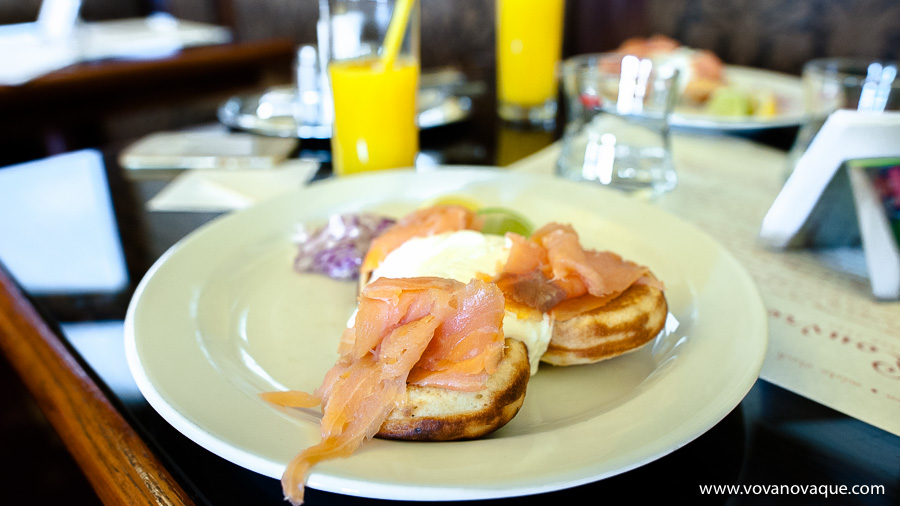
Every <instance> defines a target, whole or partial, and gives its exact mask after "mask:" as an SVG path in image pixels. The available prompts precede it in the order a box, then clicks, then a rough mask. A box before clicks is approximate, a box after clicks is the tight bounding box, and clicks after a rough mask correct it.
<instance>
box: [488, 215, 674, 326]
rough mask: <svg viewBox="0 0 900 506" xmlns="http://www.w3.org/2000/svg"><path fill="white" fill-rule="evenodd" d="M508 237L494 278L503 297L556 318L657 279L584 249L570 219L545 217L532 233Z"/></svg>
mask: <svg viewBox="0 0 900 506" xmlns="http://www.w3.org/2000/svg"><path fill="white" fill-rule="evenodd" d="M507 237H508V238H509V239H510V243H511V245H512V246H511V249H510V253H509V259H508V260H507V263H506V265H505V266H504V267H503V270H502V271H501V272H500V273H499V274H498V275H497V276H496V277H495V278H494V280H493V281H494V282H495V283H496V284H497V285H498V286H499V287H500V289H501V290H502V291H503V294H504V295H505V297H506V298H507V300H511V301H515V302H516V303H518V304H523V305H525V306H528V307H531V308H533V309H536V310H538V311H541V312H552V313H553V316H554V318H556V319H559V320H566V319H569V318H572V317H574V316H577V315H579V314H584V313H585V312H587V311H591V310H593V309H596V308H599V307H602V306H603V305H605V304H606V303H607V302H609V301H611V300H612V299H614V298H616V297H617V296H618V295H619V294H621V293H622V292H624V291H625V290H627V289H628V288H629V287H630V286H631V285H632V284H634V283H638V282H643V283H652V284H654V285H656V286H660V285H661V284H660V282H659V281H657V280H656V279H655V278H653V277H652V275H651V274H650V269H649V268H648V267H646V266H643V265H639V264H636V263H634V262H629V261H626V260H623V259H622V257H621V256H619V255H616V254H615V253H611V252H609V251H596V250H587V249H584V248H583V247H582V245H581V240H580V238H579V237H578V233H577V232H576V231H575V229H574V228H572V226H571V225H564V224H559V223H548V224H547V225H544V226H543V227H541V228H540V229H538V230H537V231H535V232H534V234H532V235H531V237H530V238H527V239H526V238H524V237H522V236H519V235H516V234H512V233H509V234H507Z"/></svg>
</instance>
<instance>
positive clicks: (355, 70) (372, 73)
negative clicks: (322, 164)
mask: <svg viewBox="0 0 900 506" xmlns="http://www.w3.org/2000/svg"><path fill="white" fill-rule="evenodd" d="M328 68H329V75H330V77H331V90H332V95H333V97H334V132H333V133H332V136H331V156H332V164H333V166H334V171H335V173H336V174H338V175H343V174H352V173H356V172H363V171H369V170H378V169H391V168H397V167H412V166H413V163H414V162H415V158H416V153H417V152H418V150H419V129H418V126H417V125H416V90H417V88H418V77H419V65H418V63H417V62H416V61H415V60H413V59H411V58H407V59H404V58H402V57H401V58H398V59H397V61H395V62H394V64H393V65H392V66H391V67H390V68H385V66H384V65H383V64H382V63H381V62H380V61H379V60H378V59H375V58H366V59H357V60H346V61H333V62H331V63H330V64H329V67H328Z"/></svg>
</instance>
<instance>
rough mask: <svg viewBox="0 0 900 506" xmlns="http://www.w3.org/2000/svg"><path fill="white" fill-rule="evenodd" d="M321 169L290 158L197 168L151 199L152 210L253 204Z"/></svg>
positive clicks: (221, 208) (298, 184) (297, 184)
mask: <svg viewBox="0 0 900 506" xmlns="http://www.w3.org/2000/svg"><path fill="white" fill-rule="evenodd" d="M318 169H319V163H318V162H316V161H312V160H288V161H286V162H283V163H281V164H279V165H278V166H277V167H276V168H274V169H271V170H258V169H257V170H207V169H204V170H197V171H187V172H184V173H183V174H181V175H179V176H178V177H176V178H175V179H174V180H172V182H171V183H169V184H168V185H167V186H166V187H165V188H163V189H162V191H160V192H159V193H158V194H157V195H156V196H155V197H153V198H152V199H150V201H149V202H148V203H147V208H148V209H150V210H151V211H205V212H224V211H232V210H235V209H242V208H245V207H250V206H252V205H254V204H256V203H259V202H262V201H263V200H266V199H269V198H272V197H275V196H277V195H281V194H283V193H287V192H289V191H293V190H295V189H297V188H300V187H301V186H303V185H304V184H306V183H307V182H308V181H309V180H310V179H311V178H312V177H313V175H315V173H316V171H317V170H318Z"/></svg>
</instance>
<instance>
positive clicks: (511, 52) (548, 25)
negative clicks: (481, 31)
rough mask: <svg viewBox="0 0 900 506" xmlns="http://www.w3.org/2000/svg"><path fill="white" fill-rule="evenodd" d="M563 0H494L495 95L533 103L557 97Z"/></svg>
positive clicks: (516, 102) (506, 100)
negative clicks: (495, 45)
mask: <svg viewBox="0 0 900 506" xmlns="http://www.w3.org/2000/svg"><path fill="white" fill-rule="evenodd" d="M564 7H565V2H564V0H497V99H498V100H499V101H500V103H507V104H513V105H517V106H522V107H536V106H540V105H542V104H544V103H546V102H547V101H548V100H555V99H556V90H557V80H556V65H557V63H558V62H559V60H560V57H561V53H562V31H563V30H562V28H563V11H564Z"/></svg>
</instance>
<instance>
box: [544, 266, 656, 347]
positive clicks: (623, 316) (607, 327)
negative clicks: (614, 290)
mask: <svg viewBox="0 0 900 506" xmlns="http://www.w3.org/2000/svg"><path fill="white" fill-rule="evenodd" d="M668 312H669V308H668V304H667V303H666V297H665V295H664V294H663V292H662V290H660V289H659V288H658V287H656V286H650V285H647V284H634V285H631V286H630V287H629V288H628V289H627V290H625V291H624V292H622V294H621V295H619V296H618V297H616V298H615V299H613V300H611V301H610V302H609V303H607V304H606V305H604V306H603V307H600V308H597V309H595V310H593V311H589V312H587V313H585V314H582V315H579V316H576V317H574V318H570V319H568V320H563V321H556V322H554V324H553V336H552V338H551V339H550V345H549V346H548V347H547V352H546V353H544V355H543V357H541V360H542V361H543V362H546V363H548V364H553V365H577V364H592V363H595V362H600V361H601V360H606V359H609V358H612V357H616V356H619V355H622V354H623V353H627V352H629V351H634V350H636V349H638V348H640V347H641V346H643V345H645V344H647V343H648V342H650V341H652V340H653V339H654V338H655V337H656V336H657V335H658V334H659V333H660V331H661V330H662V329H663V327H664V326H665V323H666V317H667V315H668Z"/></svg>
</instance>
